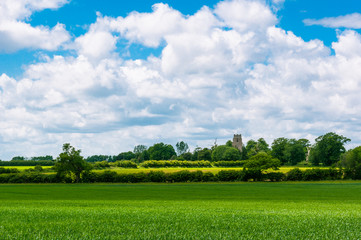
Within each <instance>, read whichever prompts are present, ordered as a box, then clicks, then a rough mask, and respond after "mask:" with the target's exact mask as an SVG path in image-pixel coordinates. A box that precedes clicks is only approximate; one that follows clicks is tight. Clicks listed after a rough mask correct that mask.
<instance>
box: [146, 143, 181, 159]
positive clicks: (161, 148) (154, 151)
mask: <svg viewBox="0 0 361 240" xmlns="http://www.w3.org/2000/svg"><path fill="white" fill-rule="evenodd" d="M148 153H149V157H150V159H151V160H169V159H171V158H172V157H173V156H175V155H176V153H175V151H174V148H173V146H172V145H169V144H164V143H156V144H154V145H153V146H151V147H150V148H149V149H148Z"/></svg>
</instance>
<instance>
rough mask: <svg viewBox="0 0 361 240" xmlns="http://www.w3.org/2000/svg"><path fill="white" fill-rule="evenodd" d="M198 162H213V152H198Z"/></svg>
mask: <svg viewBox="0 0 361 240" xmlns="http://www.w3.org/2000/svg"><path fill="white" fill-rule="evenodd" d="M197 160H208V161H211V160H212V152H211V150H210V149H208V148H203V149H202V150H200V151H198V158H197Z"/></svg>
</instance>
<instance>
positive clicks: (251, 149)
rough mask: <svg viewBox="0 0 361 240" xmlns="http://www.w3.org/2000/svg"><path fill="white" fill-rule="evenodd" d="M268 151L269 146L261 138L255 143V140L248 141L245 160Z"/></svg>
mask: <svg viewBox="0 0 361 240" xmlns="http://www.w3.org/2000/svg"><path fill="white" fill-rule="evenodd" d="M269 151H270V149H269V145H268V143H267V142H266V140H264V139H263V138H259V139H258V140H257V142H256V141H255V140H252V139H251V140H249V141H248V142H247V145H246V152H247V158H250V157H252V156H254V155H256V154H257V153H260V152H266V153H268V152H269Z"/></svg>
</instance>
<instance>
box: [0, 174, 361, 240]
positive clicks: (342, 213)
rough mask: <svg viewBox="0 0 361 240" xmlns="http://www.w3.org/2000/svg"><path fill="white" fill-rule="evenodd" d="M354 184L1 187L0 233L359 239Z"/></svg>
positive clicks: (360, 192)
mask: <svg viewBox="0 0 361 240" xmlns="http://www.w3.org/2000/svg"><path fill="white" fill-rule="evenodd" d="M360 199H361V182H356V181H353V182H347V181H342V182H318V183H286V182H284V183H206V184H205V183H203V184H200V183H188V184H39V185H35V184H29V185H28V184H23V185H21V184H19V185H11V184H5V185H0V202H1V204H0V236H1V237H0V238H1V239H360V238H361V234H360V229H361V201H360Z"/></svg>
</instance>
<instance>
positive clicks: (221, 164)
mask: <svg viewBox="0 0 361 240" xmlns="http://www.w3.org/2000/svg"><path fill="white" fill-rule="evenodd" d="M243 164H244V162H243V161H218V162H213V166H215V167H242V166H243Z"/></svg>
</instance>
